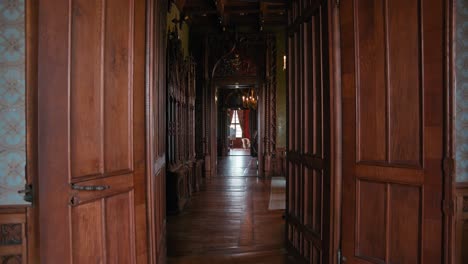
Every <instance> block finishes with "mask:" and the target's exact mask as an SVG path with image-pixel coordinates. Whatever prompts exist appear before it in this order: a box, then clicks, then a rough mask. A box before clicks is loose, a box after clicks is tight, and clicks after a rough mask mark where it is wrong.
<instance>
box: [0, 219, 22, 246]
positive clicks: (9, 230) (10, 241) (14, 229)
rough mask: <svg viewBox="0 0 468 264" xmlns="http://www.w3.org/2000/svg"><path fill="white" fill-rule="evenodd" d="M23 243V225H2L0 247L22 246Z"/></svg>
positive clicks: (0, 227) (0, 228)
mask: <svg viewBox="0 0 468 264" xmlns="http://www.w3.org/2000/svg"><path fill="white" fill-rule="evenodd" d="M21 243H22V225H21V224H3V225H0V245H2V246H9V245H21Z"/></svg>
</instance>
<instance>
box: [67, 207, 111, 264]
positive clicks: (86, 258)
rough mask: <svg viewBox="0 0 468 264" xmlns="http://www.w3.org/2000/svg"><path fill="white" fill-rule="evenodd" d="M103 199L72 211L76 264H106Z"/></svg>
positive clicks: (74, 258) (73, 247) (73, 249)
mask: <svg viewBox="0 0 468 264" xmlns="http://www.w3.org/2000/svg"><path fill="white" fill-rule="evenodd" d="M104 207H105V206H104V203H103V200H102V199H99V200H96V201H93V202H90V203H87V204H83V205H80V206H77V207H75V208H73V209H72V210H71V217H72V225H73V228H72V235H71V236H72V238H73V243H72V252H73V262H74V263H105V262H106V260H105V251H104V246H103V245H104V244H105V238H104V236H105V230H104V229H105V227H103V226H102V223H103V222H104V219H103V218H104V217H106V216H105V214H104V212H105V208H104ZM91 234H92V235H91Z"/></svg>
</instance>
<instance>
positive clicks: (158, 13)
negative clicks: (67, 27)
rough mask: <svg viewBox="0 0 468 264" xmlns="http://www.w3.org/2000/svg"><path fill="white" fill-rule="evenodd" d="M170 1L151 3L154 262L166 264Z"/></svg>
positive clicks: (150, 185)
mask: <svg viewBox="0 0 468 264" xmlns="http://www.w3.org/2000/svg"><path fill="white" fill-rule="evenodd" d="M167 4H168V1H164V0H152V1H147V8H148V18H147V20H148V28H147V39H148V46H147V49H148V52H147V54H148V55H149V57H148V61H147V63H148V64H147V65H148V66H149V68H148V69H149V70H148V72H147V80H148V87H147V89H148V90H147V92H148V95H149V107H148V108H147V111H148V112H147V115H148V119H147V122H148V124H149V125H148V126H147V136H148V140H147V142H148V143H149V146H148V149H147V155H148V160H149V161H148V163H149V179H148V187H147V188H148V193H149V195H148V197H147V199H148V212H149V213H148V219H149V221H148V222H149V223H150V225H149V236H150V261H149V262H150V263H158V264H159V263H166V42H167V38H166V30H167V10H168V7H167Z"/></svg>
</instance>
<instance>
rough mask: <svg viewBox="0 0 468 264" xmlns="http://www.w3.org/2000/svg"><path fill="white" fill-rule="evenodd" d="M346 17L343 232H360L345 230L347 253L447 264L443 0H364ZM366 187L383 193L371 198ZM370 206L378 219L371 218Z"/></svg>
mask: <svg viewBox="0 0 468 264" xmlns="http://www.w3.org/2000/svg"><path fill="white" fill-rule="evenodd" d="M340 15H341V32H342V33H341V40H342V44H341V54H342V82H343V90H342V97H343V216H342V225H343V226H347V227H350V226H354V227H355V228H345V229H343V230H342V231H343V233H342V235H343V236H342V239H343V240H342V246H343V254H344V256H345V257H346V258H347V259H348V261H349V262H351V263H369V262H371V263H441V262H442V248H443V246H442V245H443V238H442V217H443V211H442V206H441V204H442V179H443V177H442V176H443V171H442V166H441V164H442V160H443V154H442V153H443V152H442V150H443V147H442V146H443V120H444V119H443V114H442V113H443V111H444V108H443V91H444V86H443V82H442V80H443V76H444V72H443V70H442V65H443V54H444V50H443V48H442V45H441V44H442V43H443V31H442V29H443V16H444V14H443V8H442V1H439V0H414V1H366V0H355V1H349V2H343V3H342V6H341V7H340ZM429 18H430V19H429ZM369 32H375V33H376V34H370V33H369ZM402 39H404V40H405V41H402ZM376 56H377V57H376ZM374 58H375V60H374ZM382 60H384V61H385V64H384V65H383V66H382V65H381V63H382ZM369 65H373V66H372V67H374V69H375V73H376V74H374V72H371V71H369V70H368V68H367V67H369ZM363 78H364V79H363ZM376 78H377V79H376ZM363 80H366V81H363ZM370 87H376V88H370ZM376 89H378V90H376ZM376 102H380V103H379V105H376V104H375V103H376ZM382 104H384V105H385V108H382ZM363 110H365V111H366V113H363ZM369 112H370V113H369ZM376 122H377V123H376ZM363 182H366V183H368V184H371V185H375V186H380V188H377V187H375V188H372V189H367V191H366V192H365V194H364V193H363V190H364V189H362V187H363V185H362V183H363ZM377 189H379V190H380V191H378V192H377V191H376V190H377ZM363 194H364V195H365V196H363ZM384 194H385V195H384ZM363 199H364V200H363ZM363 201H365V204H364V205H365V206H372V207H373V209H372V211H373V213H371V211H370V209H366V210H365V211H364V212H366V211H367V212H368V213H365V214H362V211H360V209H359V208H360V207H359V206H360V205H361V206H362V205H363V204H362V202H363ZM375 203H379V204H380V205H377V204H375ZM362 208H366V207H362ZM362 208H361V210H362ZM383 208H385V211H382V209H383ZM369 220H371V221H376V222H373V223H372V224H365V225H364V224H361V223H365V221H369ZM376 234H378V236H377V235H376ZM356 237H359V239H358V240H357V239H356ZM376 237H379V239H377V238H376ZM373 240H374V241H373ZM371 241H373V242H371ZM362 242H365V243H362ZM403 244H404V245H405V246H404V248H403V246H402V245H403ZM363 247H364V248H365V251H366V253H367V254H363V255H356V254H355V252H356V250H358V251H359V250H360V249H362V248H363Z"/></svg>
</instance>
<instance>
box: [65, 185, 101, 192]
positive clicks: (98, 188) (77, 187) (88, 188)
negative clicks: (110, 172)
mask: <svg viewBox="0 0 468 264" xmlns="http://www.w3.org/2000/svg"><path fill="white" fill-rule="evenodd" d="M71 188H72V190H76V191H104V190H107V189H110V186H109V185H88V186H81V185H76V184H72V185H71Z"/></svg>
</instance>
